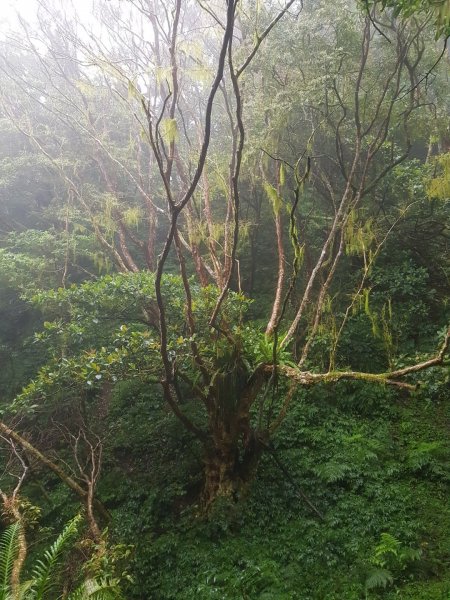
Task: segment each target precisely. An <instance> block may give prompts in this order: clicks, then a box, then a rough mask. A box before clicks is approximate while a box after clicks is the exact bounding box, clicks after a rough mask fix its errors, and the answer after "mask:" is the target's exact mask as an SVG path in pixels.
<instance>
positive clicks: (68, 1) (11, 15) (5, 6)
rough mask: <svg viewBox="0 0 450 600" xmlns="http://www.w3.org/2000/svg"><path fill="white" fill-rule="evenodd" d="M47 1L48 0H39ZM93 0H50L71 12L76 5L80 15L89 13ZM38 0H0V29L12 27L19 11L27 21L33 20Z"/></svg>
mask: <svg viewBox="0 0 450 600" xmlns="http://www.w3.org/2000/svg"><path fill="white" fill-rule="evenodd" d="M44 1H45V2H47V3H49V2H50V0H41V3H42V2H44ZM94 1H95V0H75V1H74V2H73V1H72V0H51V3H52V5H53V6H57V7H58V8H62V9H63V10H67V11H68V12H71V11H73V10H74V6H76V11H77V13H78V14H80V15H81V16H85V15H89V14H90V13H91V12H92V5H93V3H94ZM38 4H39V1H38V0H1V9H0V28H1V29H2V30H5V29H8V28H10V27H14V24H15V23H16V14H17V12H19V13H20V14H21V15H22V16H23V17H25V19H26V20H27V21H33V15H35V14H36V11H37V7H38Z"/></svg>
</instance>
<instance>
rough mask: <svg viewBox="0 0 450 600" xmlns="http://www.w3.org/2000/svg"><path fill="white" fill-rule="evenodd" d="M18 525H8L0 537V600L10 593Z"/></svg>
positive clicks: (16, 549) (4, 599)
mask: <svg viewBox="0 0 450 600" xmlns="http://www.w3.org/2000/svg"><path fill="white" fill-rule="evenodd" d="M19 529H20V524H19V523H14V524H13V525H10V526H9V527H8V528H7V529H6V530H5V531H4V532H3V534H2V536H1V537H0V600H7V599H8V597H9V593H10V581H11V573H12V570H13V566H14V561H15V559H16V556H17V552H18V549H19V547H18V536H19Z"/></svg>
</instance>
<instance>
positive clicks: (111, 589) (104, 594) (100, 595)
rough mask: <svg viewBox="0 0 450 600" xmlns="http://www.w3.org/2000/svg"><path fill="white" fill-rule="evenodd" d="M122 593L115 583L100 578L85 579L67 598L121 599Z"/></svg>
mask: <svg viewBox="0 0 450 600" xmlns="http://www.w3.org/2000/svg"><path fill="white" fill-rule="evenodd" d="M122 598H123V597H122V594H121V593H120V591H119V590H118V588H117V586H116V585H115V583H110V582H109V581H108V580H102V579H87V580H86V581H84V582H83V583H82V584H81V585H80V586H79V587H78V588H77V589H76V590H74V591H73V592H72V593H71V594H70V595H69V596H68V597H67V600H122Z"/></svg>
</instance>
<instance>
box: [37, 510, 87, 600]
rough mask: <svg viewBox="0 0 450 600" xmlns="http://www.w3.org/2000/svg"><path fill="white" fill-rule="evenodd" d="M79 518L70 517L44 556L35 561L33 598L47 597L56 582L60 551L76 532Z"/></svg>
mask: <svg viewBox="0 0 450 600" xmlns="http://www.w3.org/2000/svg"><path fill="white" fill-rule="evenodd" d="M80 520H81V516H80V515H77V516H76V517H75V518H74V519H72V520H71V521H70V522H69V523H68V524H67V525H66V527H65V528H64V530H63V531H62V533H61V534H60V535H59V536H58V538H57V539H56V541H55V542H54V543H53V544H52V545H51V547H50V549H49V550H46V551H45V552H44V558H43V559H40V560H38V561H37V562H36V565H35V567H34V569H33V572H32V577H33V579H34V582H33V586H32V589H33V599H34V600H46V599H47V598H48V592H49V590H50V589H51V588H52V586H53V585H54V584H55V583H56V581H55V580H56V577H55V570H56V568H57V566H58V564H59V561H60V559H61V555H62V552H63V551H64V549H65V547H66V545H67V543H68V542H69V540H70V538H71V537H73V536H74V535H75V534H76V533H77V531H78V524H79V522H80Z"/></svg>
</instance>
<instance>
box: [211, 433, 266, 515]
mask: <svg viewBox="0 0 450 600" xmlns="http://www.w3.org/2000/svg"><path fill="white" fill-rule="evenodd" d="M262 451H263V444H261V443H260V442H259V440H258V438H257V436H256V435H255V433H254V432H253V431H252V433H251V435H250V436H249V438H248V439H247V440H245V441H243V440H242V439H240V440H239V439H234V440H233V439H226V440H223V439H222V440H221V441H220V442H219V443H217V442H216V443H215V444H211V445H209V446H206V447H205V452H204V485H203V494H202V504H203V506H204V508H205V510H206V511H208V510H209V509H210V508H211V507H212V505H213V504H214V503H215V502H216V500H218V499H219V498H224V499H226V500H230V501H231V502H238V501H239V500H240V499H241V498H242V497H243V496H244V495H245V494H246V493H247V492H248V489H249V487H250V485H251V483H252V481H253V479H254V476H255V474H256V470H257V468H258V465H259V461H260V458H261V455H262Z"/></svg>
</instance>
